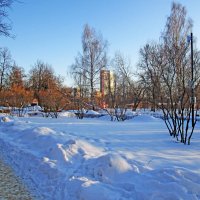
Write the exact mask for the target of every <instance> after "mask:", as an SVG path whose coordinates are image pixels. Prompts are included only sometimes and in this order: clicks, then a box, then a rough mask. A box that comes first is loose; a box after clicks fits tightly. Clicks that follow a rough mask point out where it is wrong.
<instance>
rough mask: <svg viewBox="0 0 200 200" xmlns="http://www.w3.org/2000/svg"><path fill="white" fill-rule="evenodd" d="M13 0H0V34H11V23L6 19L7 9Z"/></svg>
mask: <svg viewBox="0 0 200 200" xmlns="http://www.w3.org/2000/svg"><path fill="white" fill-rule="evenodd" d="M13 2H14V0H0V35H3V36H8V37H10V36H11V33H10V31H11V29H12V26H11V23H10V21H9V19H8V9H9V8H10V7H11V5H12V3H13Z"/></svg>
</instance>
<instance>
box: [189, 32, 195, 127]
mask: <svg viewBox="0 0 200 200" xmlns="http://www.w3.org/2000/svg"><path fill="white" fill-rule="evenodd" d="M190 42H191V103H192V127H194V124H195V123H194V103H195V102H194V101H195V99H194V98H195V97H194V61H193V33H191V35H190Z"/></svg>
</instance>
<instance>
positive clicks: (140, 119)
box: [133, 115, 161, 122]
mask: <svg viewBox="0 0 200 200" xmlns="http://www.w3.org/2000/svg"><path fill="white" fill-rule="evenodd" d="M159 120H161V119H158V118H155V117H153V116H150V115H137V116H135V117H134V119H133V121H135V122H155V121H159Z"/></svg>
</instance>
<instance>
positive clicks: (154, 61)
mask: <svg viewBox="0 0 200 200" xmlns="http://www.w3.org/2000/svg"><path fill="white" fill-rule="evenodd" d="M191 27H192V21H191V20H190V19H187V18H186V9H185V7H183V6H182V5H180V4H176V3H173V4H172V9H171V14H170V16H169V17H168V19H167V23H166V26H165V30H164V31H163V33H162V36H161V42H160V44H153V45H149V44H147V45H146V46H145V47H144V48H143V49H142V50H141V51H140V55H141V60H140V61H141V62H140V65H139V66H140V68H141V69H142V70H143V73H142V74H141V76H140V77H141V78H142V79H143V81H144V82H145V83H146V85H148V86H147V87H146V88H147V89H148V90H149V91H151V93H152V100H153V101H154V102H155V105H156V106H157V107H158V108H161V109H162V111H163V114H164V120H165V123H166V126H167V128H168V130H169V133H170V135H171V136H174V137H176V138H177V140H179V139H180V142H182V143H184V144H186V143H188V144H190V138H191V136H192V133H193V131H194V126H195V123H194V124H192V126H191V128H189V127H190V125H191V124H190V121H191V108H192V107H191V106H192V104H191V101H190V97H191V88H190V87H189V86H188V83H189V82H190V80H191V73H190V71H191V66H190V65H191V63H190V51H189V50H190V48H189V44H188V43H187V35H188V34H189V30H190V29H191ZM199 67H200V63H199V58H198V53H197V52H196V51H195V62H194V68H195V72H196V74H195V83H197V81H198V80H199V77H200V76H199ZM158 94H159V95H158Z"/></svg>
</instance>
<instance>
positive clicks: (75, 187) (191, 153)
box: [0, 115, 200, 200]
mask: <svg viewBox="0 0 200 200" xmlns="http://www.w3.org/2000/svg"><path fill="white" fill-rule="evenodd" d="M64 116H65V115H63V117H60V118H58V119H52V118H42V117H29V118H28V117H27V118H15V117H14V118H2V120H1V123H0V152H1V154H2V156H3V158H4V159H5V160H6V162H7V163H8V164H9V165H10V166H11V167H12V168H13V169H14V170H15V172H16V174H17V175H19V176H20V177H21V178H22V179H23V180H24V182H25V184H26V185H27V186H28V187H29V188H30V190H31V191H32V193H33V194H35V195H36V196H37V197H38V200H40V199H45V200H46V199H47V200H161V199H162V200H199V199H200V126H199V124H198V123H200V122H197V127H196V130H195V132H194V135H193V138H192V141H191V145H190V146H188V145H183V144H180V143H177V142H176V141H175V140H174V139H173V138H171V137H170V136H169V134H168V131H167V129H166V127H165V124H164V122H163V121H162V120H161V119H157V118H154V117H151V116H148V115H140V116H137V117H135V118H133V119H131V120H127V121H124V122H117V121H114V122H111V121H109V118H105V117H103V118H98V119H95V118H93V119H82V120H79V119H76V118H72V117H71V118H69V117H64Z"/></svg>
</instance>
